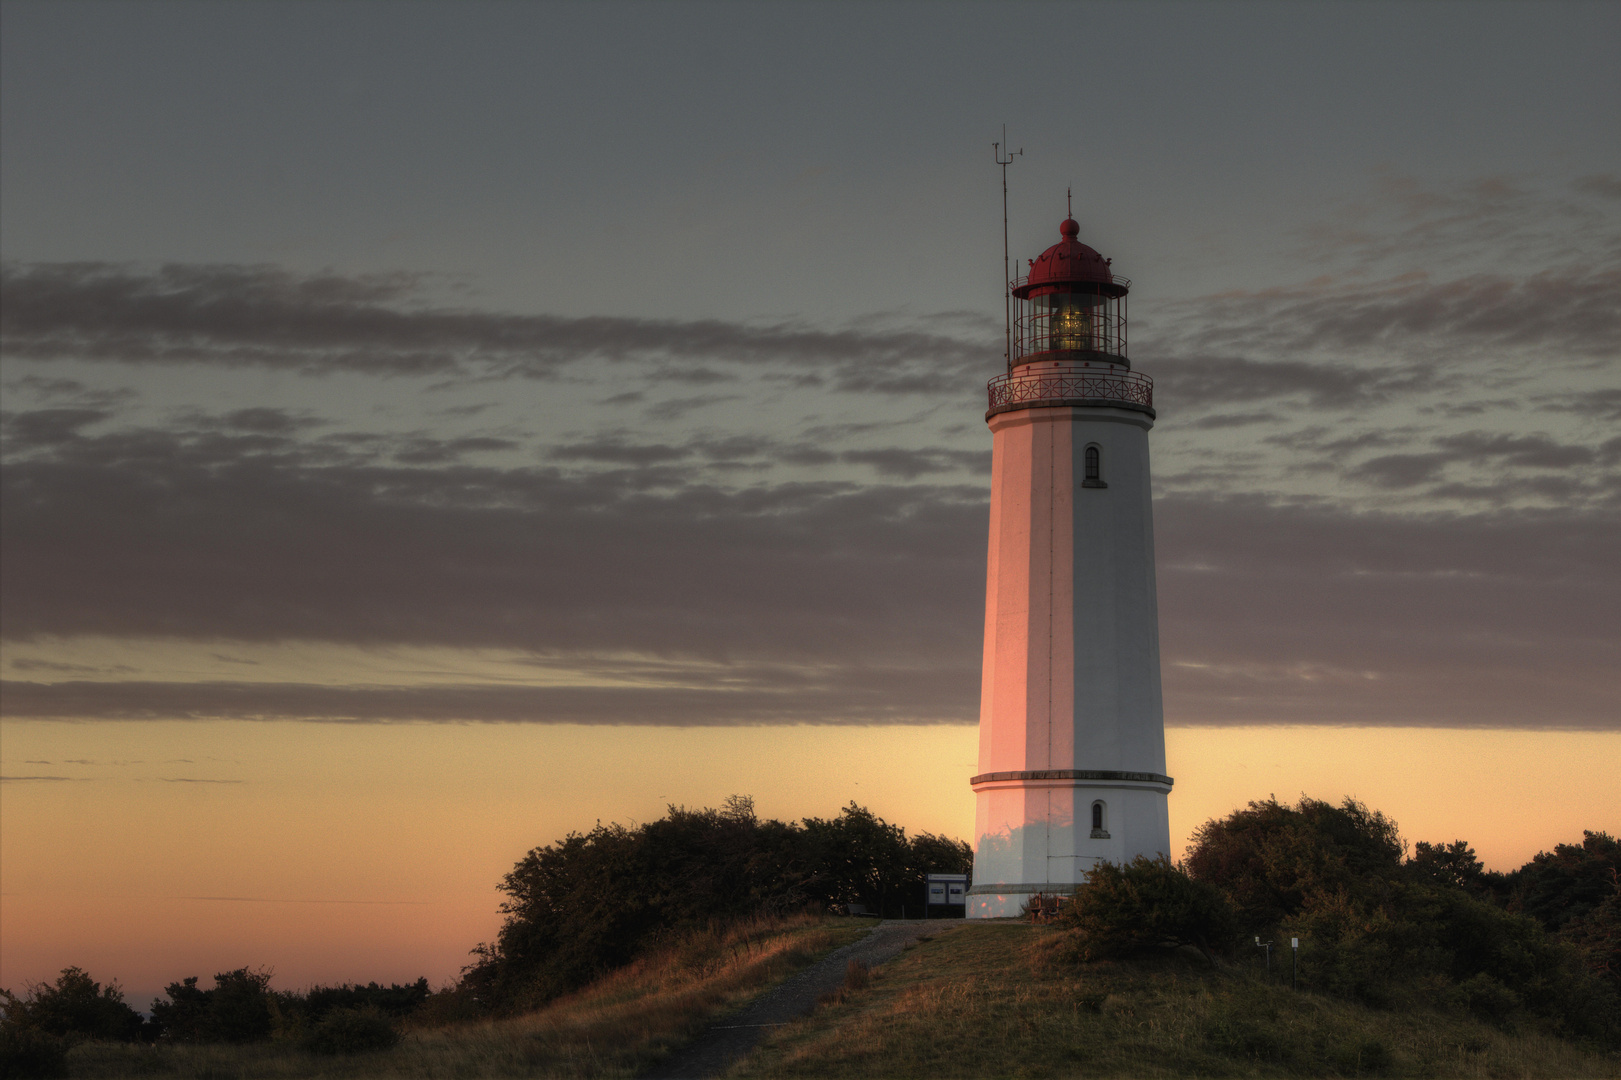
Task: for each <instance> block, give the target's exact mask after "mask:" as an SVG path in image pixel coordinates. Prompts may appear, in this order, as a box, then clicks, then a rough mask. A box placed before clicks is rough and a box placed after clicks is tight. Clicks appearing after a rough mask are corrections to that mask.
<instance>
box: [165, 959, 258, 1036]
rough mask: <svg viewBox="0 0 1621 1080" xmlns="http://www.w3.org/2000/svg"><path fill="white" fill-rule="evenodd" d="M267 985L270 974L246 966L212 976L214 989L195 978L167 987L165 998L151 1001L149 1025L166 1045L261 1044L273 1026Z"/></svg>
mask: <svg viewBox="0 0 1621 1080" xmlns="http://www.w3.org/2000/svg"><path fill="white" fill-rule="evenodd" d="M269 985H270V972H268V971H250V970H248V969H247V968H237V969H236V970H235V971H226V972H222V973H220V974H218V975H215V976H214V988H213V989H212V990H203V989H200V988H199V987H198V986H197V977H196V976H195V975H193V976H192V977H190V978H188V979H183V980H182V981H180V982H177V983H170V984H169V985H168V987H167V988H165V990H164V993H165V994H166V995H168V998H169V1000H168V1001H164V1000H163V999H161V998H159V999H157V1000H154V1001H153V1002H152V1026H153V1028H154V1030H155V1031H156V1033H157V1036H158V1038H160V1039H162V1040H164V1041H166V1042H183V1043H216V1042H226V1043H249V1042H263V1041H265V1040H267V1039H269V1038H270V1033H271V1030H272V1028H273V1026H274V1024H273V1017H272V1013H271V998H270V993H269V990H268V987H269Z"/></svg>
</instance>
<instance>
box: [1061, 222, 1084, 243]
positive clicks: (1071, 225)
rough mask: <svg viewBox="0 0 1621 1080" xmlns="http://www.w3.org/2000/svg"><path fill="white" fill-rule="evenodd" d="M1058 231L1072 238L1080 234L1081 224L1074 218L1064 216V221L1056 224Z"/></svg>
mask: <svg viewBox="0 0 1621 1080" xmlns="http://www.w3.org/2000/svg"><path fill="white" fill-rule="evenodd" d="M1058 231H1059V232H1061V233H1063V234H1064V235H1065V236H1066V237H1067V238H1069V239H1071V240H1073V239H1075V238H1076V237H1077V236H1079V235H1081V225H1080V222H1078V221H1076V220H1075V219H1074V218H1065V219H1064V223H1063V224H1062V225H1060V226H1058Z"/></svg>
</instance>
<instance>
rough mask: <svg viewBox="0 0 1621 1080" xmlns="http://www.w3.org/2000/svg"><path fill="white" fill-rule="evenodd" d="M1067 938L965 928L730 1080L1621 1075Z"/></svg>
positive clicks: (1423, 1020)
mask: <svg viewBox="0 0 1621 1080" xmlns="http://www.w3.org/2000/svg"><path fill="white" fill-rule="evenodd" d="M1059 933H1060V932H1059V931H1057V930H1054V929H1049V928H1038V927H1031V926H1029V925H1026V924H1018V923H989V924H985V923H981V924H965V925H964V926H962V927H958V928H953V929H951V930H948V931H945V932H943V933H941V934H939V935H936V937H935V938H933V939H931V940H926V941H923V942H920V943H919V944H917V945H916V946H914V947H912V948H911V949H909V950H908V951H907V952H906V953H904V954H902V955H901V956H900V957H897V958H896V959H895V960H893V961H891V962H890V963H888V964H886V965H884V966H883V967H880V968H877V969H875V970H874V971H873V972H872V973H871V975H870V981H869V984H868V985H867V986H866V987H865V988H859V987H855V986H852V985H850V984H849V983H848V982H847V984H846V987H845V989H844V990H843V991H841V992H840V993H838V994H837V995H832V996H830V998H829V999H828V1000H827V1001H826V1002H825V1003H824V1004H823V1005H822V1006H821V1007H820V1008H818V1009H817V1010H816V1012H815V1013H813V1014H812V1015H811V1016H810V1017H808V1018H806V1019H805V1020H802V1021H799V1022H798V1023H796V1024H794V1025H792V1026H790V1027H786V1028H782V1029H779V1030H778V1031H777V1032H775V1033H773V1034H772V1035H771V1036H770V1037H769V1038H768V1039H767V1040H766V1041H765V1042H764V1043H763V1044H762V1045H761V1047H760V1048H759V1049H758V1050H757V1051H756V1052H755V1053H754V1054H753V1055H752V1056H751V1057H750V1058H748V1059H746V1060H744V1061H743V1062H740V1063H739V1065H738V1066H737V1067H735V1068H734V1069H733V1071H732V1073H731V1074H730V1075H731V1076H732V1077H734V1078H739V1080H741V1078H753V1080H765V1078H786V1077H828V1078H837V1077H894V1078H909V1077H918V1078H923V1077H929V1078H931V1080H934V1078H941V1077H970V1076H971V1077H1075V1076H1085V1077H1194V1076H1199V1077H1205V1076H1208V1077H1227V1076H1232V1077H1274V1076H1277V1077H1283V1076H1321V1077H1360V1076H1419V1077H1460V1078H1463V1077H1561V1078H1566V1077H1621V1057H1618V1056H1616V1055H1614V1054H1606V1053H1603V1052H1600V1051H1588V1050H1583V1049H1582V1048H1580V1047H1577V1046H1575V1045H1573V1044H1571V1043H1569V1042H1565V1041H1563V1040H1560V1039H1556V1038H1552V1037H1549V1036H1546V1035H1542V1034H1539V1033H1537V1032H1534V1031H1521V1032H1518V1033H1513V1032H1509V1031H1503V1030H1499V1029H1497V1028H1494V1027H1491V1026H1488V1025H1486V1024H1484V1023H1481V1022H1479V1021H1477V1020H1474V1019H1472V1018H1470V1017H1468V1016H1464V1015H1458V1014H1456V1013H1446V1012H1442V1011H1429V1010H1422V1009H1420V1010H1416V1011H1414V1010H1408V1011H1403V1012H1395V1011H1390V1012H1386V1011H1377V1010H1373V1009H1369V1008H1365V1007H1362V1006H1360V1005H1356V1004H1352V1003H1350V1002H1346V1001H1342V1000H1338V999H1335V998H1329V997H1323V996H1319V995H1316V994H1310V993H1304V992H1302V993H1296V992H1294V991H1291V990H1290V989H1289V986H1288V983H1287V982H1286V981H1281V982H1280V981H1277V980H1269V979H1267V978H1265V977H1263V976H1260V975H1257V974H1255V973H1252V972H1250V971H1248V970H1243V969H1234V968H1217V967H1213V966H1212V965H1211V964H1209V963H1208V962H1207V961H1205V960H1203V959H1202V958H1200V957H1198V956H1197V955H1189V954H1167V955H1159V956H1152V957H1143V958H1141V959H1139V960H1132V961H1123V962H1103V963H1094V964H1088V965H1078V964H1076V963H1074V962H1072V961H1068V960H1065V959H1064V958H1063V954H1062V950H1061V947H1060V941H1061V939H1060V937H1059Z"/></svg>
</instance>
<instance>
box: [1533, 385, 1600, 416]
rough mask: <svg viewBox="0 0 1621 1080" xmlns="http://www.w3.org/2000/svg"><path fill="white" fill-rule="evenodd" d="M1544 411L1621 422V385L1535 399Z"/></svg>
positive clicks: (1538, 406) (1539, 407)
mask: <svg viewBox="0 0 1621 1080" xmlns="http://www.w3.org/2000/svg"><path fill="white" fill-rule="evenodd" d="M1535 400H1536V401H1537V408H1538V409H1540V410H1542V411H1543V412H1556V413H1574V414H1575V415H1577V416H1580V417H1582V418H1583V419H1586V420H1599V421H1603V422H1605V423H1618V422H1621V387H1606V388H1603V389H1598V390H1589V391H1587V392H1585V393H1581V394H1565V395H1547V396H1543V397H1540V398H1537V399H1535Z"/></svg>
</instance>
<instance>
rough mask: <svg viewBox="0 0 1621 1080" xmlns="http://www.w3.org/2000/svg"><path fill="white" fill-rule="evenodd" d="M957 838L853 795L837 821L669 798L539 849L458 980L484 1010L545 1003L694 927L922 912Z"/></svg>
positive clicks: (960, 854)
mask: <svg viewBox="0 0 1621 1080" xmlns="http://www.w3.org/2000/svg"><path fill="white" fill-rule="evenodd" d="M971 866H972V852H971V851H970V849H969V847H968V845H967V844H964V843H962V842H961V841H956V840H948V839H945V838H944V837H938V836H932V835H929V834H927V833H925V834H922V835H920V836H918V837H915V838H908V837H907V835H906V830H905V829H902V828H900V827H899V826H896V825H891V824H890V823H888V822H886V821H884V820H883V819H882V818H880V817H878V816H877V815H875V814H873V813H872V812H870V811H868V810H866V809H864V808H862V807H860V806H857V805H855V804H854V803H851V804H850V805H849V806H847V807H845V809H844V810H843V812H841V813H840V814H839V816H838V817H836V818H831V819H821V818H807V819H805V820H804V821H803V822H800V823H798V824H793V823H784V822H781V821H761V820H760V819H759V818H757V817H756V816H755V813H754V804H753V802H752V800H749V799H747V798H743V797H739V796H733V797H732V798H731V799H729V800H727V803H726V805H725V807H724V808H722V809H719V810H713V809H708V810H686V809H683V808H680V807H673V806H672V807H671V808H670V810H669V813H668V814H667V815H666V816H665V817H663V818H661V819H659V820H658V821H653V822H649V823H647V824H646V825H642V826H640V827H638V828H634V829H631V828H626V827H625V826H623V825H598V826H597V827H596V828H595V829H593V830H591V832H589V833H587V834H585V835H583V836H582V835H580V834H578V833H575V834H571V835H569V836H567V837H565V838H564V839H563V840H561V841H559V842H558V843H556V844H551V845H548V846H546V847H543V848H535V849H534V850H533V851H531V852H529V854H528V855H526V856H524V858H523V859H522V860H520V861H519V863H518V864H517V866H515V867H514V868H513V870H512V872H511V873H509V874H507V875H506V877H505V878H504V879H503V880H502V882H501V886H500V888H501V891H502V892H504V893H505V894H506V895H507V898H508V899H507V901H506V902H505V903H503V904H502V905H501V911H502V913H503V914H504V915H505V916H506V920H505V922H504V923H503V924H502V927H501V931H500V936H499V937H498V938H497V940H496V941H495V943H493V944H489V945H481V946H479V947H478V948H477V949H475V950H474V955H475V956H476V957H477V958H478V959H477V960H476V962H475V963H473V964H472V965H470V966H469V967H468V968H467V970H466V971H465V972H464V973H463V976H462V980H461V989H462V990H463V991H465V992H466V994H467V995H469V997H470V998H471V1000H473V1001H474V1002H476V1003H477V1005H478V1006H479V1007H480V1008H481V1009H483V1010H485V1011H489V1012H512V1011H516V1010H519V1009H523V1008H528V1007H533V1006H537V1005H540V1004H542V1003H544V1002H546V1001H548V1000H550V999H551V998H554V997H556V996H558V995H559V994H562V993H566V992H568V991H570V990H573V989H576V988H578V987H580V986H583V985H584V984H585V983H587V982H589V981H590V980H592V979H594V978H597V977H599V976H601V975H603V974H605V973H606V972H608V971H611V970H613V969H615V968H618V967H622V966H623V965H625V964H628V963H629V962H630V961H632V960H634V959H635V958H636V957H637V956H639V955H641V954H642V953H644V952H646V951H647V950H648V949H650V948H653V947H657V946H658V945H660V944H662V943H665V942H667V941H669V940H671V939H672V938H673V937H675V936H677V935H679V934H681V933H684V932H686V931H688V930H691V929H696V928H702V927H704V926H707V925H710V924H714V923H720V922H726V921H729V920H734V919H739V918H746V917H750V916H754V915H758V914H783V913H787V912H792V911H801V910H804V909H806V908H814V909H819V910H823V911H827V910H834V909H838V908H842V907H844V906H845V905H848V904H855V903H859V904H862V905H864V906H865V907H866V908H867V909H868V910H871V911H876V912H878V913H880V914H884V915H890V916H893V915H899V914H901V912H902V910H903V908H905V907H909V908H910V912H911V913H912V914H920V913H921V911H922V906H923V900H924V896H923V888H924V875H925V874H927V873H928V872H929V871H946V872H964V871H967V870H968V869H969V868H970V867H971Z"/></svg>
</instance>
